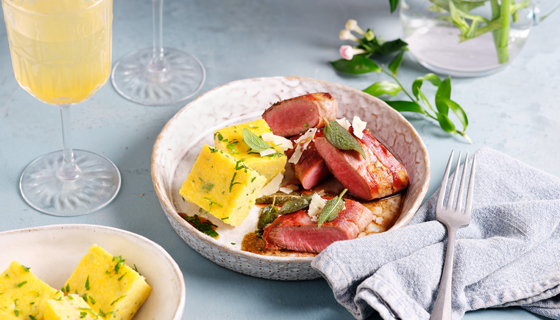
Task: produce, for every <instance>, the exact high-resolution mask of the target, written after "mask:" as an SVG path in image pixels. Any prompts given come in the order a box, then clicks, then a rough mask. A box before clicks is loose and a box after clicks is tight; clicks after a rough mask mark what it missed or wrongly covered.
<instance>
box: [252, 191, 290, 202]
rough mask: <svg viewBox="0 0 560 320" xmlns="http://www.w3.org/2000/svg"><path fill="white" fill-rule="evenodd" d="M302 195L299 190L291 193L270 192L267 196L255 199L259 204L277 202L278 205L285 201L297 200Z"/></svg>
mask: <svg viewBox="0 0 560 320" xmlns="http://www.w3.org/2000/svg"><path fill="white" fill-rule="evenodd" d="M300 196H301V195H300V194H299V193H297V192H292V193H290V194H285V193H281V192H277V193H273V194H269V195H266V196H262V197H259V198H257V199H256V200H255V203H257V204H270V203H273V202H275V203H276V204H277V205H283V204H284V203H286V202H288V201H291V200H295V199H297V198H299V197H300Z"/></svg>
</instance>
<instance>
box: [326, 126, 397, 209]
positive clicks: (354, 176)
mask: <svg viewBox="0 0 560 320" xmlns="http://www.w3.org/2000/svg"><path fill="white" fill-rule="evenodd" d="M350 132H352V128H350ZM363 133H364V136H363V137H362V139H358V138H356V137H355V136H354V137H355V138H356V139H357V140H358V142H359V143H360V145H361V146H362V148H363V149H364V151H365V153H366V158H365V159H364V158H363V157H362V156H361V155H360V154H359V153H358V152H357V151H353V150H339V149H337V148H335V147H334V146H333V145H331V144H330V143H329V142H328V141H327V139H326V138H324V137H318V136H316V137H315V146H316V148H317V151H318V153H319V154H320V155H321V157H322V158H323V159H324V160H325V163H326V165H327V167H328V168H329V171H330V172H331V173H332V174H333V175H334V176H335V178H336V179H337V180H338V181H339V182H340V183H341V184H342V185H343V186H344V187H345V188H347V189H348V191H349V192H350V193H352V194H353V195H355V196H357V197H359V198H362V199H364V200H373V199H378V198H382V197H386V196H388V195H391V194H394V193H397V192H399V191H401V190H403V189H405V188H406V187H407V186H408V174H407V172H406V169H405V168H404V166H403V165H402V164H401V163H400V162H399V161H398V160H397V159H396V158H395V157H394V156H393V155H392V154H391V153H390V152H389V151H388V150H387V148H385V147H384V146H383V145H382V144H381V143H380V142H379V141H377V139H375V138H374V137H373V136H372V135H371V134H370V133H369V130H367V129H365V130H364V131H363Z"/></svg>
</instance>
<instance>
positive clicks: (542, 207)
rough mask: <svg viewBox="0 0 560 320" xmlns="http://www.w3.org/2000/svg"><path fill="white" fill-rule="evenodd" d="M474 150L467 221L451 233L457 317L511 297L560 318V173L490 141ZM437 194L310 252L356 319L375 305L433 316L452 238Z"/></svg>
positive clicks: (386, 314)
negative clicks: (392, 224)
mask: <svg viewBox="0 0 560 320" xmlns="http://www.w3.org/2000/svg"><path fill="white" fill-rule="evenodd" d="M476 156H477V160H476V161H477V166H476V169H475V189H474V194H473V197H474V198H473V207H472V212H471V222H470V225H469V226H468V227H466V228H462V229H459V230H458V232H457V237H456V242H455V258H454V266H453V281H452V297H453V302H452V309H453V315H452V316H453V319H461V318H462V317H463V315H464V314H465V312H466V311H469V310H476V309H482V308H497V307H507V306H521V307H523V308H525V309H527V310H529V311H531V312H534V313H536V314H540V315H542V316H545V317H548V318H553V319H560V295H559V294H560V179H559V178H558V177H555V176H552V175H550V174H547V173H545V172H543V171H540V170H538V169H535V168H533V167H530V166H528V165H526V164H524V163H522V162H520V161H518V160H515V159H513V158H511V157H509V156H507V155H505V154H503V153H500V152H498V151H495V150H493V149H490V148H487V147H484V148H482V149H480V150H478V151H477V152H476ZM459 172H462V170H460V171H459ZM468 176H469V171H467V177H468ZM436 180H437V179H436ZM451 181H452V179H451V178H450V179H449V181H448V183H449V186H448V187H447V190H449V189H450V184H451ZM457 189H458V188H457ZM448 192H449V191H448ZM438 193H439V191H436V192H435V193H434V195H432V196H431V197H430V199H429V200H428V201H426V203H425V204H424V205H422V206H421V207H420V209H419V210H418V212H417V213H416V215H415V216H414V217H413V219H412V220H411V221H410V223H409V224H408V225H407V226H405V227H403V228H400V229H396V230H390V231H387V232H385V233H380V234H375V235H370V236H367V237H363V238H359V239H355V240H351V241H339V242H335V243H333V244H332V245H331V246H329V247H328V248H327V249H325V250H324V251H323V252H322V253H320V254H319V255H318V256H317V257H316V258H315V259H314V260H313V262H312V264H311V265H312V266H313V268H315V269H316V270H318V271H319V272H320V273H321V274H322V275H323V277H324V278H325V279H326V280H327V282H328V283H329V285H330V287H331V288H332V290H333V293H334V296H335V298H336V299H337V301H338V302H339V303H340V304H341V305H343V306H344V307H346V309H348V311H349V312H350V313H352V315H353V316H354V317H355V318H356V319H365V318H366V317H368V316H369V315H371V314H372V313H373V312H374V310H375V311H376V312H378V313H379V314H380V315H381V317H382V318H383V319H385V320H388V319H429V317H430V313H431V311H432V308H433V305H434V303H435V300H436V295H437V289H438V286H439V281H440V277H441V273H442V270H443V261H444V254H445V245H446V239H447V234H446V229H445V227H444V225H443V224H441V223H440V222H438V221H436V220H435V206H436V201H437V196H438Z"/></svg>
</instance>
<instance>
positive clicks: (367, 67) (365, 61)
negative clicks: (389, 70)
mask: <svg viewBox="0 0 560 320" xmlns="http://www.w3.org/2000/svg"><path fill="white" fill-rule="evenodd" d="M330 64H331V65H332V66H333V67H334V68H335V69H336V70H337V71H340V72H344V73H350V74H363V73H370V72H381V67H380V66H379V65H378V64H377V63H375V62H374V61H373V60H371V59H369V58H367V57H365V56H363V55H355V56H354V57H353V58H352V60H346V59H339V60H336V61H331V62H330Z"/></svg>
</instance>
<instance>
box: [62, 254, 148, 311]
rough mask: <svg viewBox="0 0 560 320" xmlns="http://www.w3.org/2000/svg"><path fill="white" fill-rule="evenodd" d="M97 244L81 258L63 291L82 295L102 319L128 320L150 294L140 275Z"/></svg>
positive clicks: (119, 257) (119, 258)
mask: <svg viewBox="0 0 560 320" xmlns="http://www.w3.org/2000/svg"><path fill="white" fill-rule="evenodd" d="M124 261H125V260H124V259H122V257H121V256H118V257H114V256H112V255H111V254H110V253H108V252H107V251H105V250H104V249H103V248H101V247H100V246H98V245H93V246H92V247H91V248H90V249H89V251H88V253H87V254H86V255H85V256H84V257H83V258H82V260H81V261H80V263H79V264H78V266H77V267H76V269H75V270H74V272H73V273H72V275H71V276H70V279H68V281H66V284H65V285H64V287H63V289H62V290H63V291H64V293H66V294H69V293H76V294H78V295H80V296H82V297H83V298H84V300H86V302H87V303H88V304H89V306H90V308H91V309H93V311H95V312H96V313H98V314H99V315H101V316H103V317H105V319H115V320H129V319H131V318H132V317H133V316H134V314H135V313H136V311H138V309H139V308H140V306H141V305H142V304H143V303H144V301H145V300H146V299H147V298H148V296H149V295H150V292H151V291H152V287H150V285H149V284H147V283H146V280H145V279H144V277H143V276H141V275H140V274H138V272H136V271H135V270H133V269H132V268H130V267H129V266H127V265H125V264H124Z"/></svg>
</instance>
